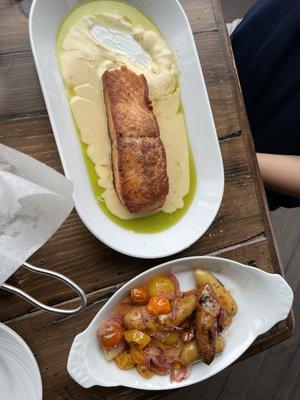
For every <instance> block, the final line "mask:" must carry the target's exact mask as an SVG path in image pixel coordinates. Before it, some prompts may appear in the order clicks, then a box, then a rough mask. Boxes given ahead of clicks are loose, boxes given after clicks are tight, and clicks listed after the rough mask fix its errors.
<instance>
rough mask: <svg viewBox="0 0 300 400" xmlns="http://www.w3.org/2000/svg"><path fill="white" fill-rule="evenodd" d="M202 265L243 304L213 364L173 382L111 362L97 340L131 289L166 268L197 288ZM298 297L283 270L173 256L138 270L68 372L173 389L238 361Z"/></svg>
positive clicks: (73, 354)
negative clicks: (98, 332) (272, 271)
mask: <svg viewBox="0 0 300 400" xmlns="http://www.w3.org/2000/svg"><path fill="white" fill-rule="evenodd" d="M197 267H201V268H203V269H206V270H208V271H210V272H212V273H213V274H214V275H215V276H216V277H217V278H218V279H220V281H221V282H222V283H223V284H224V285H225V287H226V288H228V289H229V290H230V291H231V293H232V295H233V296H234V298H235V300H236V302H237V304H238V313H237V314H236V316H235V317H234V319H233V323H232V324H231V326H230V327H229V328H228V329H226V330H225V331H224V336H225V339H226V345H225V349H224V351H223V353H222V354H221V355H220V356H217V357H216V358H215V360H214V361H213V362H212V364H211V365H210V366H207V365H205V364H203V363H196V364H194V365H193V366H192V373H191V375H190V376H189V377H188V378H187V379H185V380H183V381H182V382H180V383H171V382H170V380H169V377H168V376H154V377H153V378H151V379H150V380H146V379H144V378H142V377H141V376H140V375H139V374H138V373H137V372H136V371H135V370H130V371H122V370H120V369H119V368H117V366H116V365H115V363H114V362H110V363H108V362H107V361H105V359H104V356H103V353H102V351H101V350H100V348H99V345H98V342H97V335H96V330H97V327H98V325H99V323H100V322H101V321H102V320H103V319H105V318H106V317H107V316H108V315H109V314H110V313H111V312H112V311H113V309H114V308H115V307H116V306H117V304H118V303H120V301H121V300H122V299H123V298H124V297H125V296H126V295H128V292H129V290H130V289H131V288H133V287H134V286H136V285H138V284H141V283H144V282H146V281H147V280H149V279H150V278H151V277H152V276H156V275H160V274H162V273H165V272H172V273H173V274H174V275H176V277H177V278H178V280H179V283H180V287H181V288H182V290H189V289H192V288H194V287H195V281H194V276H193V270H194V269H195V268H197ZM292 302H293V292H292V290H291V288H290V287H289V285H288V284H287V283H286V282H285V280H284V279H283V278H282V277H281V276H280V275H276V274H269V273H267V272H264V271H262V270H260V269H257V268H254V267H249V266H246V265H243V264H240V263H238V262H235V261H231V260H226V259H222V258H217V257H190V258H182V259H178V260H175V261H170V262H167V263H164V264H161V265H158V266H157V267H154V268H152V269H149V270H148V271H146V272H144V273H142V274H140V275H138V276H137V277H136V278H134V279H132V280H131V281H129V282H128V283H127V284H126V285H124V286H123V287H122V288H121V289H119V290H118V291H117V292H116V293H115V294H114V295H113V296H112V297H111V299H110V300H109V301H108V302H107V303H106V304H105V305H104V307H103V308H102V309H101V310H100V311H99V313H98V314H97V315H96V317H95V318H94V319H93V321H92V322H91V324H90V325H89V326H88V328H87V329H86V330H85V331H84V332H82V333H81V334H79V335H78V336H77V337H76V338H75V340H74V342H73V345H72V348H71V351H70V355H69V359H68V372H69V374H70V375H71V377H72V378H73V379H74V380H75V381H76V382H77V383H79V384H80V385H81V386H83V387H85V388H88V387H91V386H95V385H98V386H119V385H121V386H128V387H132V388H136V389H144V390H167V389H176V388H179V387H183V386H188V385H192V384H193V383H197V382H200V381H203V380H204V379H207V378H209V377H210V376H212V375H215V374H216V373H218V372H220V371H222V370H223V369H224V368H226V367H227V366H228V365H230V364H232V363H233V362H234V361H235V360H236V359H237V358H238V357H240V356H241V355H242V354H243V353H244V352H245V351H246V350H247V349H248V347H249V346H250V345H251V343H253V341H254V340H255V339H256V337H257V336H259V335H261V334H262V333H264V332H266V331H268V330H269V329H270V328H271V327H272V326H273V325H274V324H276V323H277V322H279V321H281V320H283V319H285V318H286V317H287V315H288V313H289V311H290V309H291V306H292Z"/></svg>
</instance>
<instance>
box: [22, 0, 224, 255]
mask: <svg viewBox="0 0 300 400" xmlns="http://www.w3.org/2000/svg"><path fill="white" fill-rule="evenodd" d="M99 1H101V0H99ZM77 3H78V1H76V0H75V1H74V0H72V1H70V0H51V1H48V0H34V1H33V4H32V7H31V11H30V20H29V33H30V41H31V48H32V52H33V56H34V60H35V64H36V68H37V71H38V75H39V79H40V83H41V87H42V91H43V94H44V98H45V102H46V106H47V110H48V113H49V117H50V121H51V125H52V129H53V133H54V136H55V140H56V143H57V147H58V151H59V154H60V158H61V161H62V164H63V168H64V171H65V174H66V176H67V177H68V178H69V179H71V180H72V181H73V183H74V201H75V207H76V210H77V212H78V214H79V216H80V217H81V219H82V221H83V222H84V223H85V225H86V226H87V228H88V229H89V230H90V231H91V232H92V233H93V234H94V235H95V236H96V237H97V238H98V239H100V240H101V241H102V242H103V243H105V244H106V245H108V246H110V247H111V248H113V249H115V250H117V251H119V252H121V253H124V254H127V255H130V256H134V257H141V258H158V257H165V256H169V255H171V254H175V253H177V252H179V251H181V250H183V249H185V248H187V247H189V246H190V245H191V244H193V243H194V242H195V241H196V240H198V239H199V238H200V237H201V236H202V235H203V234H204V233H205V231H206V230H207V229H208V228H209V226H210V225H211V223H212V222H213V220H214V218H215V216H216V214H217V212H218V210H219V207H220V204H221V200H222V196H223V189H224V172H223V163H222V157H221V153H220V148H219V143H218V139H217V134H216V130H215V126H214V121H213V117H212V113H211V108H210V104H209V100H208V96H207V91H206V86H205V82H204V79H203V75H202V70H201V66H200V63H199V59H198V55H197V50H196V46H195V42H194V38H193V34H192V31H191V28H190V25H189V22H188V19H187V17H186V15H185V13H184V11H183V9H182V7H181V5H180V4H179V2H178V1H177V0H163V1H158V0H147V1H143V0H128V1H127V3H129V4H131V5H133V6H136V7H137V8H139V9H141V10H142V12H144V14H146V15H147V16H149V17H150V18H151V19H152V20H153V21H154V23H155V24H156V25H157V26H158V28H159V29H160V31H161V32H162V33H163V35H164V36H165V38H166V39H167V41H168V43H169V44H170V46H171V47H172V49H173V50H174V52H175V53H176V55H177V57H178V60H179V61H178V62H179V67H180V71H181V73H180V86H181V92H182V93H181V95H182V102H183V106H184V110H185V117H186V123H187V128H188V135H189V140H190V145H191V149H192V152H193V156H194V160H195V164H196V171H197V190H196V194H195V198H194V201H193V203H192V205H191V206H190V208H189V210H188V211H187V213H186V214H185V216H184V217H183V218H182V219H181V220H180V221H179V222H178V223H177V224H176V225H175V226H173V227H171V228H169V229H168V230H166V231H163V232H160V233H156V234H140V233H134V232H130V231H128V230H125V229H123V228H121V227H120V226H118V225H116V224H115V223H113V222H112V221H111V220H110V219H109V218H108V217H107V216H106V215H105V214H104V213H103V212H102V211H101V209H100V208H99V207H98V205H97V203H96V200H95V197H94V194H93V192H92V188H91V184H90V181H89V177H88V174H87V169H86V165H85V163H84V160H83V157H82V153H81V147H80V143H79V139H78V137H77V134H76V131H75V127H74V123H73V120H72V116H71V112H70V109H69V104H68V100H67V97H66V94H65V91H64V85H63V81H62V78H61V75H60V71H59V67H58V62H57V57H56V51H55V46H56V35H57V31H58V27H59V24H60V23H61V21H62V20H63V17H64V16H65V15H66V13H67V12H68V11H69V9H70V8H71V6H73V5H75V4H77Z"/></svg>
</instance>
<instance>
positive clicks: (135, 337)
mask: <svg viewBox="0 0 300 400" xmlns="http://www.w3.org/2000/svg"><path fill="white" fill-rule="evenodd" d="M124 338H125V340H126V342H127V343H136V344H137V345H139V347H140V348H141V349H142V348H144V347H145V346H147V344H149V343H150V342H151V337H150V336H149V335H147V333H144V332H142V331H139V330H137V329H130V330H128V331H125V332H124Z"/></svg>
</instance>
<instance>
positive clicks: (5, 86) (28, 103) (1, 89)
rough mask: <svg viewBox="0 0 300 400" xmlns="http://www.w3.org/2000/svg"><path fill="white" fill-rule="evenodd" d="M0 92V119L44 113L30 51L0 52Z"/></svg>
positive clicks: (43, 104)
mask: <svg viewBox="0 0 300 400" xmlns="http://www.w3.org/2000/svg"><path fill="white" fill-rule="evenodd" d="M0 93H1V96H0V121H1V120H5V119H9V118H16V117H19V116H22V117H26V116H29V115H31V114H45V113H46V109H45V103H44V100H43V96H42V92H41V88H40V84H39V81H38V77H37V73H36V70H35V66H34V62H33V58H32V54H31V52H29V51H25V52H21V53H11V54H4V55H1V54H0Z"/></svg>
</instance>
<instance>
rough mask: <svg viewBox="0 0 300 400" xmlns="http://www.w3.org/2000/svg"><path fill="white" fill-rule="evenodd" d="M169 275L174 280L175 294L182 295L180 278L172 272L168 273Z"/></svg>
mask: <svg viewBox="0 0 300 400" xmlns="http://www.w3.org/2000/svg"><path fill="white" fill-rule="evenodd" d="M167 276H168V277H169V278H170V279H171V280H172V282H173V283H174V286H175V295H176V297H182V293H181V291H180V288H179V282H178V279H177V278H176V276H175V275H173V274H171V273H170V272H169V273H168V274H167Z"/></svg>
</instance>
